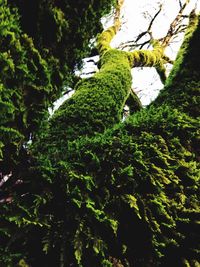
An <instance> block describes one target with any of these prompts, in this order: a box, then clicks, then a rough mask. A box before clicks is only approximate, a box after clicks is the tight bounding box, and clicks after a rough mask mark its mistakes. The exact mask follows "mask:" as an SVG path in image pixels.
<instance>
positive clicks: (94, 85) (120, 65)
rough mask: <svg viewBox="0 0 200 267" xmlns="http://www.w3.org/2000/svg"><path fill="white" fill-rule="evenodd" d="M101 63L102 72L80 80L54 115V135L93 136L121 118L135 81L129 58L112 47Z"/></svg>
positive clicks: (52, 122)
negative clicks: (132, 82) (73, 92)
mask: <svg viewBox="0 0 200 267" xmlns="http://www.w3.org/2000/svg"><path fill="white" fill-rule="evenodd" d="M100 64H101V68H100V71H99V73H97V74H95V75H94V76H93V77H91V78H88V79H83V80H82V81H80V82H79V83H78V84H77V86H76V88H75V90H76V92H75V94H74V95H73V96H72V97H71V98H70V99H69V100H67V101H66V103H64V104H63V105H62V106H61V108H60V109H59V110H58V111H57V112H56V113H55V115H54V116H53V118H52V119H51V124H52V127H51V130H50V131H51V135H52V137H53V136H57V137H58V136H62V137H64V136H65V138H66V140H72V139H75V138H77V137H81V136H84V135H87V136H90V135H93V134H94V133H95V132H103V131H104V130H105V129H106V128H108V127H110V126H113V125H114V124H115V123H116V122H119V121H120V120H121V114H122V108H123V105H124V103H125V101H126V98H127V96H128V94H129V92H130V87H131V81H132V77H131V69H130V67H129V62H128V58H127V56H126V53H125V52H122V51H118V50H114V49H112V50H109V51H107V52H106V53H105V54H104V56H103V57H102V58H101V63H100ZM55 122H56V124H57V126H58V127H56V128H55V127H54V125H55ZM57 122H60V123H57Z"/></svg>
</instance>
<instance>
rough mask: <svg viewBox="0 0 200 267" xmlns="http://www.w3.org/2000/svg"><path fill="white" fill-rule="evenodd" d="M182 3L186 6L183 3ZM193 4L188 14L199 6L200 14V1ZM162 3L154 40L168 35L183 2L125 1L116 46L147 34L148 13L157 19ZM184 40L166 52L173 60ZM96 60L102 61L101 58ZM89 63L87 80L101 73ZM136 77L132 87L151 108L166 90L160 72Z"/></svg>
mask: <svg viewBox="0 0 200 267" xmlns="http://www.w3.org/2000/svg"><path fill="white" fill-rule="evenodd" d="M181 2H182V3H184V1H183V0H182V1H181ZM189 2H190V3H189V4H188V7H187V9H186V12H185V13H184V14H189V13H190V12H191V10H192V9H194V7H195V6H196V8H197V11H198V12H200V1H199V0H190V1H189ZM159 3H162V4H163V11H162V13H160V14H159V15H158V17H157V18H156V20H155V21H154V24H153V28H152V31H153V36H154V38H161V37H163V36H165V34H166V32H167V31H168V29H169V25H170V23H171V22H172V21H173V19H174V18H175V17H176V15H177V12H178V10H179V0H160V1H159V0H139V1H138V0H125V2H124V6H123V11H122V21H123V27H122V29H121V30H120V32H119V33H118V34H117V35H116V37H115V38H114V39H113V41H112V46H114V47H117V46H118V45H119V44H120V43H123V42H125V41H131V40H134V37H136V36H137V35H138V34H139V33H141V32H143V31H145V30H146V29H147V28H148V25H149V20H148V14H151V15H152V16H153V15H154V14H155V13H156V11H157V10H158V9H159ZM103 23H104V24H105V27H106V28H107V27H108V26H110V25H111V24H112V20H108V22H107V23H106V22H105V20H103ZM182 37H183V36H180V38H179V39H177V42H176V43H174V44H173V45H171V46H170V47H169V48H168V49H166V53H167V55H168V56H170V57H171V58H172V59H175V57H176V54H177V51H178V50H179V47H180V45H181V41H182ZM93 59H94V60H95V61H98V56H97V57H95V58H93ZM87 61H88V59H85V60H84V62H86V63H85V68H84V69H83V71H82V75H81V77H86V76H87V75H84V74H85V73H88V72H93V71H97V67H96V66H95V65H94V64H93V63H87ZM132 76H133V84H132V88H133V89H134V90H135V92H136V93H137V94H138V96H139V97H140V99H141V101H142V104H143V105H144V106H145V105H148V104H149V103H150V102H151V101H152V100H154V99H155V98H156V96H157V95H158V93H159V90H160V89H161V88H162V87H163V84H162V83H161V82H160V79H159V76H158V74H157V72H156V71H155V69H154V68H143V69H141V68H134V69H133V70H132ZM70 95H71V94H70ZM70 95H69V96H70ZM69 96H68V95H65V97H64V98H62V99H61V100H58V101H57V102H56V103H55V108H58V106H60V105H61V103H62V102H63V101H64V100H65V99H67V98H68V97H69Z"/></svg>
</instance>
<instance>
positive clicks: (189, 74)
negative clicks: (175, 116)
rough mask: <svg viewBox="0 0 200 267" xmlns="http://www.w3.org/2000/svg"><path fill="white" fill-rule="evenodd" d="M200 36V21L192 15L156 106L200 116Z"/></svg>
mask: <svg viewBox="0 0 200 267" xmlns="http://www.w3.org/2000/svg"><path fill="white" fill-rule="evenodd" d="M197 26H198V27H197ZM195 28H196V30H195V31H194V29H195ZM199 35H200V27H199V19H198V16H196V15H194V13H192V14H191V15H190V23H189V27H188V29H187V31H186V34H185V38H184V42H183V44H182V46H181V48H180V51H179V53H178V55H177V58H176V61H175V64H174V66H173V69H172V71H171V73H170V75H169V77H168V79H167V81H166V86H165V88H164V89H163V90H161V92H160V95H159V97H158V98H157V100H156V101H155V103H154V104H155V105H157V106H159V105H160V104H161V103H166V104H167V105H170V106H172V107H175V106H176V107H177V108H178V109H179V110H181V111H183V112H186V113H188V114H190V115H191V116H195V117H198V116H200V113H199V105H200V97H199V95H200V83H199V71H200V63H199V60H198V58H199V51H198V47H197V45H196V44H197V43H198V42H199ZM190 47H193V49H192V50H191V49H190Z"/></svg>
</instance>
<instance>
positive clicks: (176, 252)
mask: <svg viewBox="0 0 200 267" xmlns="http://www.w3.org/2000/svg"><path fill="white" fill-rule="evenodd" d="M16 3H18V1H17V2H16ZM19 3H20V2H19ZM19 3H18V4H19ZM36 3H37V2H36ZM42 3H43V2H42ZM92 3H94V2H93V1H92ZM51 4H52V5H53V3H51ZM19 8H23V7H22V6H20V7H19ZM13 12H14V11H13ZM42 12H46V11H44V10H43V11H42ZM47 12H49V7H48V8H47ZM52 12H53V13H52V14H54V15H53V17H54V19H55V21H57V22H60V21H62V20H63V16H64V15H63V13H62V12H61V11H60V10H58V7H57V8H55V7H54V8H53V11H52ZM16 16H17V15H16ZM21 19H23V16H22V18H21ZM68 23H69V22H68ZM59 25H60V24H59ZM63 25H65V26H66V25H67V23H66V22H65V21H62V23H61V25H60V27H58V30H57V31H55V33H56V34H57V36H56V38H58V40H61V39H62V38H64V37H63V35H62V31H63V30H64V28H65V27H64V26H63ZM23 27H25V26H23ZM37 27H39V28H38V29H39V30H41V28H40V27H41V25H40V21H38V24H37ZM63 27H64V28H63ZM71 27H72V26H71V25H70V26H69V29H71ZM17 29H18V26H17ZM199 29H200V27H199V26H198V28H197V30H195V29H193V30H194V32H192V33H191V32H190V41H188V38H187V34H188V33H187V34H186V39H185V42H184V43H183V46H182V49H183V48H184V56H183V57H182V54H179V56H178V58H177V61H178V62H180V57H181V65H180V63H179V64H178V63H177V64H178V65H179V67H178V68H176V71H174V74H172V75H173V76H171V77H172V78H169V80H168V82H167V85H166V88H165V89H164V90H163V92H162V93H161V96H159V97H158V99H157V100H155V103H153V104H152V105H151V106H150V107H147V108H145V109H143V110H141V111H138V112H136V113H134V114H133V115H132V116H130V118H129V119H127V120H126V121H125V122H124V123H122V122H120V119H121V117H120V116H121V112H122V107H123V105H124V103H125V101H126V100H127V98H128V95H129V92H130V84H131V76H130V68H131V64H132V63H133V62H132V61H134V59H133V58H132V60H130V58H131V57H130V55H131V54H129V53H126V52H122V51H117V50H115V49H109V48H108V49H106V52H105V51H103V54H102V55H101V61H100V71H99V73H97V74H95V75H94V76H93V77H91V78H89V79H84V80H82V81H80V82H79V83H78V84H77V86H76V92H75V94H74V96H73V97H72V98H71V99H69V100H67V101H66V102H65V103H64V104H63V105H62V106H61V108H60V109H59V110H58V111H57V112H56V113H55V115H54V116H53V117H52V118H50V119H49V123H48V125H47V126H46V125H45V126H44V128H41V129H40V131H39V132H38V133H37V135H35V140H34V142H33V145H32V146H30V147H29V148H28V151H29V153H30V157H29V162H26V164H25V165H27V166H23V167H22V170H26V171H24V173H23V171H21V173H20V174H21V175H22V178H23V182H22V184H21V185H19V186H18V185H17V184H15V188H14V189H13V190H12V201H11V202H10V203H9V204H8V203H4V204H1V208H2V209H1V225H0V232H1V237H0V241H1V244H2V246H1V248H0V255H1V257H0V263H1V264H3V266H9V267H13V266H16V265H18V266H27V265H29V266H48V267H51V266H52V267H54V266H63V267H64V266H80V267H81V266H84V267H90V266H95V267H98V266H109V267H111V266H118V267H122V266H124V267H125V266H126V267H128V266H136V267H137V266H138V267H143V266H144V267H147V266H155V267H156V266H162V267H164V266H166V267H167V266H177V267H179V266H180V267H183V266H191V267H192V266H198V264H200V263H199V251H200V248H199V242H198V241H199V231H198V230H199V192H198V190H199V176H200V175H199V162H198V159H199V150H198V146H199V118H198V117H197V115H198V113H197V112H198V111H199V108H198V107H199V104H200V103H199V98H198V97H197V90H198V89H199V83H198V80H199V78H197V77H198V76H197V74H199V71H200V69H199V62H198V60H197V58H199V50H198V49H196V47H197V44H198V43H199V36H200V35H199V34H198V32H199ZM65 30H68V28H67V27H66V28H65ZM43 34H44V31H41V32H40V31H39V36H40V38H39V39H38V41H37V42H38V43H37V42H36V43H37V46H38V47H39V46H40V45H41V47H45V45H46V41H45V40H46V39H45V38H44V37H43ZM20 36H21V35H20ZM28 38H29V37H28ZM108 39H109V38H108ZM36 40H37V38H36ZM34 49H35V48H34ZM50 50H51V49H50ZM34 51H35V50H34ZM54 52H55V53H56V49H55V51H54V49H53V48H52V50H51V53H52V54H53V53H54ZM133 53H134V52H133ZM141 54H142V52H141ZM141 54H140V55H141ZM150 54H151V55H152V60H153V61H154V63H152V61H151V60H150V64H151V65H152V64H157V63H156V62H157V59H156V58H158V57H159V56H160V53H159V54H157V57H156V58H154V53H153V52H151V53H150ZM37 55H38V54H37ZM135 55H136V53H135ZM38 58H40V57H39V56H38ZM147 59H148V58H147ZM154 59H155V60H154ZM20 60H21V57H20ZM41 60H45V59H41ZM47 60H48V59H46V61H44V62H48V61H47ZM135 60H136V61H137V60H138V59H135ZM139 61H140V63H141V62H144V61H145V59H140V60H139ZM147 61H148V60H147ZM10 64H11V63H10ZM44 64H46V63H44ZM11 65H12V64H11ZM180 66H181V67H180ZM48 67H49V64H47V70H48ZM182 72H184V73H187V75H182ZM31 73H32V72H31ZM27 77H28V76H27ZM43 77H45V75H43ZM50 77H51V76H50ZM36 78H37V77H36ZM170 79H171V80H170ZM179 79H180V84H181V92H182V96H181V97H179V94H178V88H179V83H178V81H179ZM50 83H51V82H50ZM188 84H189V85H188ZM3 86H4V85H3ZM3 86H2V90H3ZM176 89H177V91H176ZM189 89H190V90H189ZM5 92H7V90H5ZM164 94H165V97H163V95H164ZM188 99H192V101H188ZM176 101H177V102H176ZM179 101H181V102H179ZM1 103H2V104H1V105H2V106H3V107H5V114H7V117H6V120H5V122H7V120H9V118H11V120H14V121H15V120H16V118H15V119H13V118H12V112H11V111H12V109H13V110H14V108H15V106H14V105H13V103H12V101H10V98H9V97H8V101H7V98H4V99H3V100H2V102H1ZM177 103H179V105H178V104H177ZM134 104H135V105H136V106H137V107H139V104H138V100H137V98H135V102H134ZM194 104H195V112H194V111H193V110H194ZM138 109H139V108H138ZM16 131H17V133H18V132H19V134H21V132H20V131H19V129H18V128H17V130H16ZM16 135H17V134H16ZM19 138H20V136H19ZM27 169H28V172H27ZM18 178H19V177H18ZM20 178H21V177H20Z"/></svg>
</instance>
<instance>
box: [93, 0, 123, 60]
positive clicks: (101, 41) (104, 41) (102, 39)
mask: <svg viewBox="0 0 200 267" xmlns="http://www.w3.org/2000/svg"><path fill="white" fill-rule="evenodd" d="M123 3H124V0H118V5H117V7H116V10H115V16H114V23H113V26H111V27H109V28H108V29H107V30H105V31H103V32H102V33H101V34H100V35H99V36H98V38H97V49H98V51H99V54H100V55H102V54H104V53H105V52H106V51H107V50H109V49H111V47H110V42H111V41H112V39H113V37H114V36H115V35H116V33H117V32H118V30H119V29H120V26H121V21H120V14H121V8H122V5H123Z"/></svg>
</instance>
